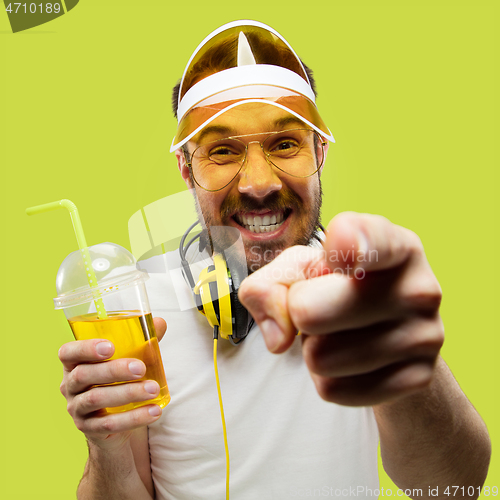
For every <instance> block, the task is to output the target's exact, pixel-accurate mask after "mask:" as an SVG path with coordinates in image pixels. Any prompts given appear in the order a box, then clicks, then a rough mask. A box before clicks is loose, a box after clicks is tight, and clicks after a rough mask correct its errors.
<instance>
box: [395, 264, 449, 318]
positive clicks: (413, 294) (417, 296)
mask: <svg viewBox="0 0 500 500" xmlns="http://www.w3.org/2000/svg"><path fill="white" fill-rule="evenodd" d="M441 299H442V292H441V287H440V286H439V283H438V281H437V279H436V277H435V276H434V274H432V272H423V273H420V274H419V275H418V276H414V278H413V280H412V282H411V285H409V286H408V287H407V289H406V290H405V293H404V294H403V300H404V302H405V303H406V304H407V306H408V307H409V308H410V309H413V310H416V311H424V312H425V311H431V312H434V311H437V310H438V309H439V306H440V305H441Z"/></svg>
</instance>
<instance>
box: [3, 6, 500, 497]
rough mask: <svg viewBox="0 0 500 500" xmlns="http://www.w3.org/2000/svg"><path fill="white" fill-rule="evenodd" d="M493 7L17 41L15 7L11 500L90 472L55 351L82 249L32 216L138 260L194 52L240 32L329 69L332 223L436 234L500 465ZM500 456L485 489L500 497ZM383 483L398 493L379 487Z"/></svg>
mask: <svg viewBox="0 0 500 500" xmlns="http://www.w3.org/2000/svg"><path fill="white" fill-rule="evenodd" d="M498 5H499V3H498V2H496V1H493V0H492V1H482V0H475V1H460V0H457V1H453V2H452V1H446V2H445V1H436V0H434V1H427V0H426V1H419V2H415V1H414V2H409V1H389V0H387V1H361V0H356V1H351V2H348V1H343V2H340V1H338V0H328V1H327V0H319V1H315V2H298V1H294V0H292V1H289V2H287V1H280V2H270V1H262V0H253V1H251V2H235V1H234V0H231V1H227V0H223V1H218V2H206V1H199V0H196V1H194V2H193V1H187V2H173V1H166V0H165V1H160V0H149V1H148V2H139V1H135V2H133V1H130V0H120V1H117V0H115V1H109V0H107V1H102V0H101V1H97V0H82V1H81V2H80V3H79V4H78V5H77V6H76V7H75V9H73V10H72V11H71V12H69V13H68V14H66V15H64V16H62V17H60V18H58V19H56V20H54V21H52V22H50V23H48V24H45V25H42V26H39V27H36V28H33V29H32V30H29V31H26V32H22V33H18V34H11V33H10V26H9V24H8V20H7V15H6V14H5V12H3V9H2V11H1V12H0V32H1V33H0V51H1V53H0V57H1V60H0V76H1V82H0V96H1V101H0V103H1V108H0V113H1V114H0V120H1V130H0V133H1V141H2V143H1V149H0V160H1V167H2V177H1V179H2V196H1V200H2V245H1V248H2V255H1V263H2V269H3V273H2V278H3V279H2V284H1V286H2V294H3V295H2V296H3V301H2V303H3V307H4V309H3V310H4V319H6V322H4V323H3V325H2V364H3V366H2V408H1V417H0V418H1V428H2V453H1V461H2V463H1V467H0V470H1V477H2V480H1V481H0V497H2V498H5V499H8V500H14V499H28V498H29V499H33V498H36V499H39V500H43V499H50V500H58V499H61V500H62V499H64V500H67V499H70V498H74V497H75V493H74V492H75V489H76V485H77V483H78V480H79V478H80V477H81V473H82V470H83V466H84V462H85V459H86V446H85V441H84V438H83V436H82V435H81V434H80V433H79V432H78V431H77V430H76V429H75V428H74V425H73V423H72V420H71V418H70V417H69V415H68V414H67V413H66V410H65V401H64V398H63V397H62V396H61V395H60V393H59V383H60V381H61V375H62V369H61V365H60V363H59V361H58V359H57V350H58V348H59V346H60V345H61V344H63V343H64V342H67V341H70V340H71V338H72V335H71V332H70V329H69V327H68V325H67V324H66V321H65V319H64V315H63V313H62V312H55V311H54V310H53V304H52V297H53V296H54V295H55V283H54V280H55V275H56V272H57V269H58V267H59V264H60V263H61V262H62V260H63V259H64V257H66V255H67V254H69V253H70V252H71V251H73V250H75V249H76V240H75V237H74V235H73V232H72V228H71V224H70V220H69V216H68V214H67V213H65V212H63V211H59V212H53V213H48V214H42V215H38V216H36V217H31V218H30V217H27V216H26V215H24V209H25V208H26V207H28V206H31V205H37V204H41V203H46V202H50V201H54V200H58V199H61V198H69V199H71V200H72V201H74V202H75V203H76V204H77V206H78V207H79V209H80V213H81V217H82V221H83V224H84V227H85V229H86V235H87V241H88V243H89V244H95V243H98V242H102V241H112V242H115V243H118V244H121V245H124V246H126V247H128V246H129V243H128V235H127V222H128V219H129V217H130V216H131V215H132V214H133V213H134V212H136V211H137V210H139V209H140V208H141V207H142V206H144V205H146V204H148V203H151V202H153V201H155V200H157V199H159V198H161V197H164V196H167V195H168V194H171V193H174V192H176V191H179V190H180V189H182V188H183V184H182V182H181V179H180V176H179V175H178V172H177V170H176V165H175V161H174V157H173V155H170V154H169V153H168V148H169V145H170V141H171V138H172V136H173V134H174V130H175V125H176V123H175V120H174V119H173V117H172V114H171V111H170V89H171V87H172V86H173V85H174V84H175V83H176V81H177V79H178V78H180V76H181V74H182V71H183V69H184V65H185V63H186V62H187V59H188V58H189V56H190V54H191V53H192V51H193V50H194V48H195V47H196V46H197V45H198V43H199V42H200V41H201V40H202V39H203V38H204V37H205V36H206V35H207V34H208V33H209V32H211V31H212V30H213V29H215V28H216V27H218V26H219V25H221V24H223V23H225V22H228V21H232V20H234V19H238V18H250V19H258V20H260V21H263V22H265V23H268V24H270V25H271V26H273V27H274V28H275V29H276V30H278V31H279V32H280V33H281V34H282V35H283V36H284V37H285V38H286V39H287V40H288V41H289V42H290V43H291V45H292V46H293V47H294V48H295V50H296V51H297V52H298V54H299V55H300V56H301V57H302V58H303V59H304V61H305V62H306V63H307V64H308V65H310V66H311V67H312V68H313V69H314V71H315V76H316V79H317V82H318V88H319V99H318V105H319V109H320V111H321V114H322V116H323V118H324V120H325V121H326V123H327V124H328V125H329V127H330V128H331V130H332V131H333V133H334V136H335V138H336V139H337V144H335V145H334V146H333V147H332V148H331V149H330V154H329V158H328V162H327V167H326V169H325V171H324V175H323V185H324V191H325V204H324V208H323V221H324V222H328V220H329V219H330V218H331V217H332V216H333V215H334V214H336V213H338V212H341V211H344V210H355V211H363V212H372V213H379V214H382V215H385V216H386V217H388V218H389V219H391V220H392V221H394V222H395V223H398V224H401V225H404V226H407V227H409V228H412V229H413V230H415V231H416V232H417V233H418V234H419V235H420V236H421V239H422V241H423V243H424V246H425V248H426V251H427V256H428V258H429V260H430V262H431V265H432V267H433V269H434V271H435V273H436V275H437V276H438V278H439V280H440V283H441V285H442V288H443V291H444V300H443V305H442V315H443V318H444V322H445V326H446V334H447V340H446V343H445V346H444V348H443V355H444V357H445V359H446V360H447V361H448V363H449V365H450V366H451V368H452V370H453V371H454V373H455V375H456V377H457V378H458V380H459V381H460V384H461V386H462V388H463V389H464V391H465V392H466V394H468V396H469V397H470V399H471V400H472V402H473V404H474V405H475V406H476V408H477V409H478V410H479V411H480V413H481V414H482V415H483V417H484V419H485V420H486V422H487V424H488V427H489V429H490V433H491V436H492V440H493V445H494V447H495V444H497V443H498V434H499V424H498V421H499V418H498V410H499V405H498V396H499V390H498V383H499V376H498V359H499V357H498V353H497V350H498V348H499V342H498V335H499V328H498V319H497V318H496V317H495V311H497V307H498V303H499V294H498V282H499V278H500V274H499V272H498V265H499V264H498V257H497V252H498V248H499V238H498V235H497V234H498V229H499V227H498V201H497V196H498V173H497V172H498V167H499V163H500V162H499V151H498V137H499V132H500V130H499V122H498V120H499V118H498V116H499V111H500V109H499V108H500V107H499V98H498V89H499V88H500V85H499V77H498V63H499V54H500V49H499V35H498V24H499V8H498ZM174 215H175V214H174ZM173 397H175V395H173ZM311 425H314V423H313V422H311ZM495 451H496V450H494V455H493V462H492V465H491V470H490V474H489V477H488V480H487V482H486V484H487V485H489V486H493V485H496V486H500V461H499V459H498V456H497V455H496V454H495ZM471 465H472V464H471ZM382 485H383V486H385V487H391V483H390V481H389V480H388V479H387V477H386V476H384V475H383V474H382ZM392 488H393V491H395V487H394V486H392Z"/></svg>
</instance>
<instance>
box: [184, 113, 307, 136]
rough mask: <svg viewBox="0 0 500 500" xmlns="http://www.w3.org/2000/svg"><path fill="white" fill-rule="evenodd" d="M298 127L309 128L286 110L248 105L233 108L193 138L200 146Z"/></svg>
mask: <svg viewBox="0 0 500 500" xmlns="http://www.w3.org/2000/svg"><path fill="white" fill-rule="evenodd" d="M297 127H304V128H309V127H307V126H306V124H305V123H304V122H303V121H302V120H300V119H299V118H297V117H296V116H294V115H292V114H291V113H289V112H287V111H285V110H284V109H281V108H278V107H276V106H273V105H271V104H267V103H247V104H242V105H241V106H236V107H234V108H231V109H230V110H228V111H226V112H225V113H223V114H221V115H220V116H218V117H217V118H216V119H215V120H213V121H211V122H210V123H208V124H207V126H206V127H205V128H204V129H203V130H202V131H201V132H199V133H198V134H197V135H196V136H195V137H193V139H192V142H194V143H195V144H200V143H204V142H206V141H211V140H216V139H219V138H223V137H228V136H232V135H245V134H259V133H263V132H274V131H279V130H286V129H289V128H297Z"/></svg>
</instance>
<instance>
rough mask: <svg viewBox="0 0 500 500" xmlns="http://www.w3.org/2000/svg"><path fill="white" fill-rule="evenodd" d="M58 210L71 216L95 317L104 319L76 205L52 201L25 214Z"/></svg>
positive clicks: (105, 315) (103, 311) (27, 210)
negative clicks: (66, 211) (60, 209)
mask: <svg viewBox="0 0 500 500" xmlns="http://www.w3.org/2000/svg"><path fill="white" fill-rule="evenodd" d="M59 208H66V209H67V210H68V212H69V215H70V216H71V221H72V222H73V228H74V230H75V235H76V241H77V242H78V247H79V248H80V251H81V253H82V258H83V262H84V263H85V269H86V272H87V281H88V282H89V285H90V287H91V288H95V289H96V290H94V291H93V295H94V303H95V307H96V310H97V317H98V318H99V319H106V318H107V317H108V315H107V314H106V309H104V304H103V302H102V299H101V294H100V293H99V290H97V278H96V276H95V273H94V268H93V267H92V259H91V258H90V253H89V249H88V247H87V241H86V240H85V234H84V233H83V227H82V223H81V221H80V216H79V215H78V208H76V205H75V204H74V203H73V202H72V201H70V200H60V201H53V202H52V203H46V204H44V205H38V206H36V207H30V208H27V209H26V213H27V214H28V215H35V214H40V213H42V212H49V211H51V210H57V209H59Z"/></svg>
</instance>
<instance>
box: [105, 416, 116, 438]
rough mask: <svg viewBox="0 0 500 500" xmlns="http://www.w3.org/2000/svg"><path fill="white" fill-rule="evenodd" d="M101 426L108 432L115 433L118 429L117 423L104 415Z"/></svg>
mask: <svg viewBox="0 0 500 500" xmlns="http://www.w3.org/2000/svg"><path fill="white" fill-rule="evenodd" d="M101 428H102V430H103V431H105V432H106V433H108V434H113V433H114V432H115V430H116V423H115V421H114V420H113V419H112V418H110V417H103V418H102V420H101Z"/></svg>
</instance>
